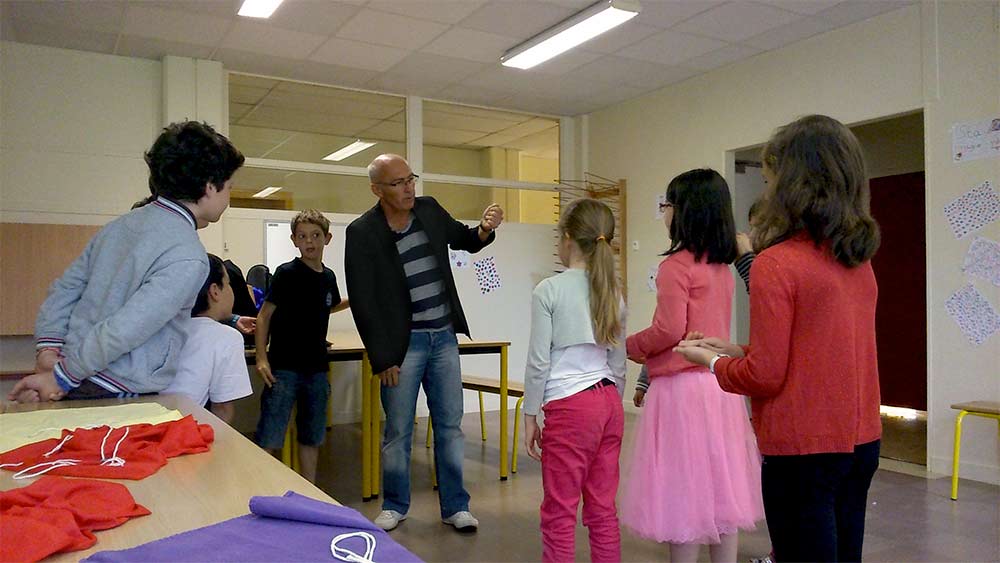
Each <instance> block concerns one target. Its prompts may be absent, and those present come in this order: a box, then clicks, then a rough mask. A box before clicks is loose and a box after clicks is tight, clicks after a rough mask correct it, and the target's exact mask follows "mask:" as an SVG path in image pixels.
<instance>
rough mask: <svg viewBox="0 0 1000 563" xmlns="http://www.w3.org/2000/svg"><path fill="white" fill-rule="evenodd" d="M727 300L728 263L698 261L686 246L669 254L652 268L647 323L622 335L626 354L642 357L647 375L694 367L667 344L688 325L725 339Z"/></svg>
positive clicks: (729, 293) (730, 290)
mask: <svg viewBox="0 0 1000 563" xmlns="http://www.w3.org/2000/svg"><path fill="white" fill-rule="evenodd" d="M732 305H733V274H732V273H731V272H730V270H729V265H728V264H708V263H707V262H698V261H696V260H695V259H694V253H692V252H690V251H688V250H682V251H680V252H677V253H675V254H671V255H670V256H667V257H666V258H664V259H663V261H662V262H660V269H659V271H658V273H657V274H656V310H655V311H654V312H653V323H652V325H650V327H649V328H647V329H645V330H640V331H639V332H637V333H635V334H633V335H632V336H629V337H628V338H627V339H625V349H626V351H627V352H628V357H629V358H630V359H632V360H633V361H637V362H640V363H645V364H646V369H647V370H649V377H650V378H653V377H661V376H665V375H673V374H675V373H679V372H682V371H686V370H691V369H700V368H701V366H698V365H696V364H692V363H690V362H688V361H687V360H685V359H684V357H683V356H681V355H680V354H678V353H676V352H674V351H673V348H674V346H676V345H677V343H678V342H680V341H681V340H683V339H684V335H685V334H687V333H688V332H689V331H692V330H698V331H701V332H703V333H705V334H706V335H712V336H718V337H721V338H725V339H727V340H728V339H729V317H730V312H731V310H732Z"/></svg>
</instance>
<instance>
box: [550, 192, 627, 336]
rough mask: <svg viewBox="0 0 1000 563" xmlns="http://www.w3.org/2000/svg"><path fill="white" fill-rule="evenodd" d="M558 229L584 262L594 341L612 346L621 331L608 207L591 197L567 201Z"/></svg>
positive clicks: (612, 218)
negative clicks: (580, 254)
mask: <svg viewBox="0 0 1000 563" xmlns="http://www.w3.org/2000/svg"><path fill="white" fill-rule="evenodd" d="M559 231H560V233H562V234H563V235H564V236H569V238H571V239H573V241H574V242H576V244H577V246H578V247H579V248H580V251H581V252H582V253H583V255H584V257H585V258H586V261H587V281H588V285H589V287H590V319H591V322H592V323H593V331H594V340H595V341H596V342H597V343H598V344H603V345H606V346H615V345H617V344H618V336H619V334H620V333H621V330H622V323H621V290H620V289H619V286H618V276H617V273H616V272H615V253H614V251H613V250H612V248H611V240H612V239H613V238H614V236H615V217H614V214H612V213H611V208H609V207H608V206H607V205H605V204H603V203H601V202H599V201H597V200H594V199H578V200H576V201H573V202H571V203H570V204H569V205H568V206H567V207H566V211H565V212H564V213H563V216H562V219H561V220H560V222H559Z"/></svg>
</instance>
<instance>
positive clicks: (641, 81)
mask: <svg viewBox="0 0 1000 563" xmlns="http://www.w3.org/2000/svg"><path fill="white" fill-rule="evenodd" d="M703 73H704V71H702V70H699V69H696V68H691V67H687V66H668V67H667V70H666V71H664V72H662V73H660V74H650V75H641V76H638V77H633V78H630V79H629V80H628V81H626V82H625V85H626V86H633V87H636V88H642V89H644V90H659V89H660V88H663V87H664V86H667V85H669V84H676V83H678V82H682V81H684V80H687V79H688V78H691V77H693V76H697V75H699V74H703Z"/></svg>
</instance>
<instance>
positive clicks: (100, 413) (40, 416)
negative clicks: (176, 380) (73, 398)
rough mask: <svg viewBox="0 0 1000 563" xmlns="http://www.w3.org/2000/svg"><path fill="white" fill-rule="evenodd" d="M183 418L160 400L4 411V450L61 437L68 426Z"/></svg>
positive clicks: (0, 422) (0, 447)
mask: <svg viewBox="0 0 1000 563" xmlns="http://www.w3.org/2000/svg"><path fill="white" fill-rule="evenodd" d="M182 417H183V415H181V413H180V411H176V410H169V409H167V408H166V407H164V406H163V405H159V404H157V403H131V404H127V405H113V406H110V407H82V408H73V409H43V410H37V411H31V412H16V413H5V414H0V452H7V451H10V450H13V449H15V448H19V447H21V446H23V445H25V444H32V443H35V442H41V441H42V440H48V439H49V438H58V437H60V436H61V435H62V431H63V429H64V428H66V429H70V430H76V429H77V428H83V427H95V426H105V425H107V426H112V427H114V428H118V427H121V426H128V425H130V424H142V423H149V424H159V423H161V422H169V421H171V420H180V419H181V418H182Z"/></svg>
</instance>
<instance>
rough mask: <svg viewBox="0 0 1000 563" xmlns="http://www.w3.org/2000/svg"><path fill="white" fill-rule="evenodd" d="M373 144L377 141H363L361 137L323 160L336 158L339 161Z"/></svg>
mask: <svg viewBox="0 0 1000 563" xmlns="http://www.w3.org/2000/svg"><path fill="white" fill-rule="evenodd" d="M372 146H375V141H362V140H361V139H358V140H357V141H354V142H353V143H351V144H349V145H347V146H346V147H344V148H342V149H340V150H338V151H336V152H332V153H330V154H328V155H326V156H324V157H323V160H334V161H337V162H339V161H341V160H344V159H345V158H347V157H349V156H351V155H355V154H358V153H359V152H361V151H363V150H365V149H367V148H368V147H372Z"/></svg>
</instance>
